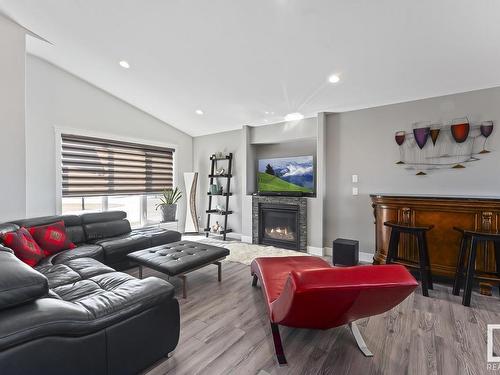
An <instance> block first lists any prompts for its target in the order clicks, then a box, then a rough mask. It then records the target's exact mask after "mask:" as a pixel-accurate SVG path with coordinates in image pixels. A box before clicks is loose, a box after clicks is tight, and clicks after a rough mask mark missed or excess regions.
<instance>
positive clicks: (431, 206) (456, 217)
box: [371, 194, 500, 293]
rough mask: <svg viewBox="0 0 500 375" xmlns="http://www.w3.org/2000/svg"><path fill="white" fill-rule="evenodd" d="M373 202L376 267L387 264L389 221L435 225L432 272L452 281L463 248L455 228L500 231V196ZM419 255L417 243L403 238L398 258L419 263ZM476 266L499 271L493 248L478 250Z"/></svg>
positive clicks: (390, 197) (376, 198)
mask: <svg viewBox="0 0 500 375" xmlns="http://www.w3.org/2000/svg"><path fill="white" fill-rule="evenodd" d="M371 199H372V206H373V213H374V216H375V226H376V230H375V237H376V252H375V256H374V257H373V263H374V264H383V263H385V257H386V254H387V248H388V246H389V236H390V228H387V227H385V226H384V222H385V221H394V222H398V223H404V224H410V225H429V224H432V225H434V228H433V229H432V230H431V231H430V232H428V233H427V242H428V248H429V258H430V261H431V268H432V273H433V274H436V275H441V276H445V277H450V278H453V277H454V272H455V266H456V264H457V259H458V250H459V245H460V234H459V233H458V232H457V231H455V230H453V227H454V226H456V227H460V228H464V229H472V230H483V231H492V232H497V231H498V230H499V226H500V223H499V218H500V197H499V198H481V197H467V196H463V197H460V196H454V197H451V196H450V197H448V196H412V195H394V194H374V195H371ZM417 256H418V255H417V248H416V242H415V240H414V239H413V238H411V237H408V236H403V237H402V238H401V241H400V244H399V248H398V257H400V258H402V259H406V260H411V261H416V260H417ZM476 267H477V269H478V270H485V271H494V270H495V259H494V253H493V251H492V249H489V248H484V247H481V248H480V249H479V250H478V257H477V261H476ZM487 289H488V288H487V287H485V286H484V285H483V288H482V292H485V293H488V291H487Z"/></svg>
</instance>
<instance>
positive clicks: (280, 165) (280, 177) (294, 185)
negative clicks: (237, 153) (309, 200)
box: [257, 155, 315, 195]
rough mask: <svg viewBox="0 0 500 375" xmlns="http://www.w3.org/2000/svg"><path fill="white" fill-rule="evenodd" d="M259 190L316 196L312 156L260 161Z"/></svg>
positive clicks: (260, 191) (262, 191)
mask: <svg viewBox="0 0 500 375" xmlns="http://www.w3.org/2000/svg"><path fill="white" fill-rule="evenodd" d="M257 189H258V191H259V193H282V194H283V195H286V193H290V194H297V193H299V194H303V195H314V193H315V191H314V161H313V157H312V155H309V156H291V157H285V158H273V159H260V160H259V165H258V177H257Z"/></svg>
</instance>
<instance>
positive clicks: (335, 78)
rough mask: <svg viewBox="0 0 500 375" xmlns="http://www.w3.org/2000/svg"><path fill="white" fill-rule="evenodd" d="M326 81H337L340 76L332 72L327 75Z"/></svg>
mask: <svg viewBox="0 0 500 375" xmlns="http://www.w3.org/2000/svg"><path fill="white" fill-rule="evenodd" d="M328 81H329V82H330V83H337V82H338V81H340V77H339V76H338V75H336V74H332V75H331V76H330V77H328Z"/></svg>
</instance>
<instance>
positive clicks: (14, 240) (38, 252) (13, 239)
mask: <svg viewBox="0 0 500 375" xmlns="http://www.w3.org/2000/svg"><path fill="white" fill-rule="evenodd" d="M2 241H3V243H4V244H5V246H7V247H9V248H11V249H12V250H13V251H14V254H16V256H17V257H18V258H19V259H21V260H22V261H23V262H24V263H26V264H28V265H30V266H31V267H34V266H35V265H36V264H37V263H38V262H39V261H40V260H42V259H43V258H44V257H45V255H44V253H43V250H42V249H41V248H40V246H38V244H37V243H36V241H35V240H34V239H33V237H32V236H31V234H30V232H28V230H27V229H26V228H19V229H18V230H16V231H15V232H7V233H4V234H3V235H2Z"/></svg>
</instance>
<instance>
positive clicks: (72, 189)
mask: <svg viewBox="0 0 500 375" xmlns="http://www.w3.org/2000/svg"><path fill="white" fill-rule="evenodd" d="M61 138H62V139H61V140H62V185H63V186H62V195H63V197H87V196H109V195H132V194H134V195H135V194H137V195H138V194H141V195H146V194H154V193H160V192H162V191H163V190H164V189H166V188H172V186H173V153H174V150H173V149H171V148H163V147H156V146H148V145H143V144H136V143H129V142H121V141H113V140H109V139H100V138H93V137H84V136H79V135H71V134H62V135H61Z"/></svg>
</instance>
